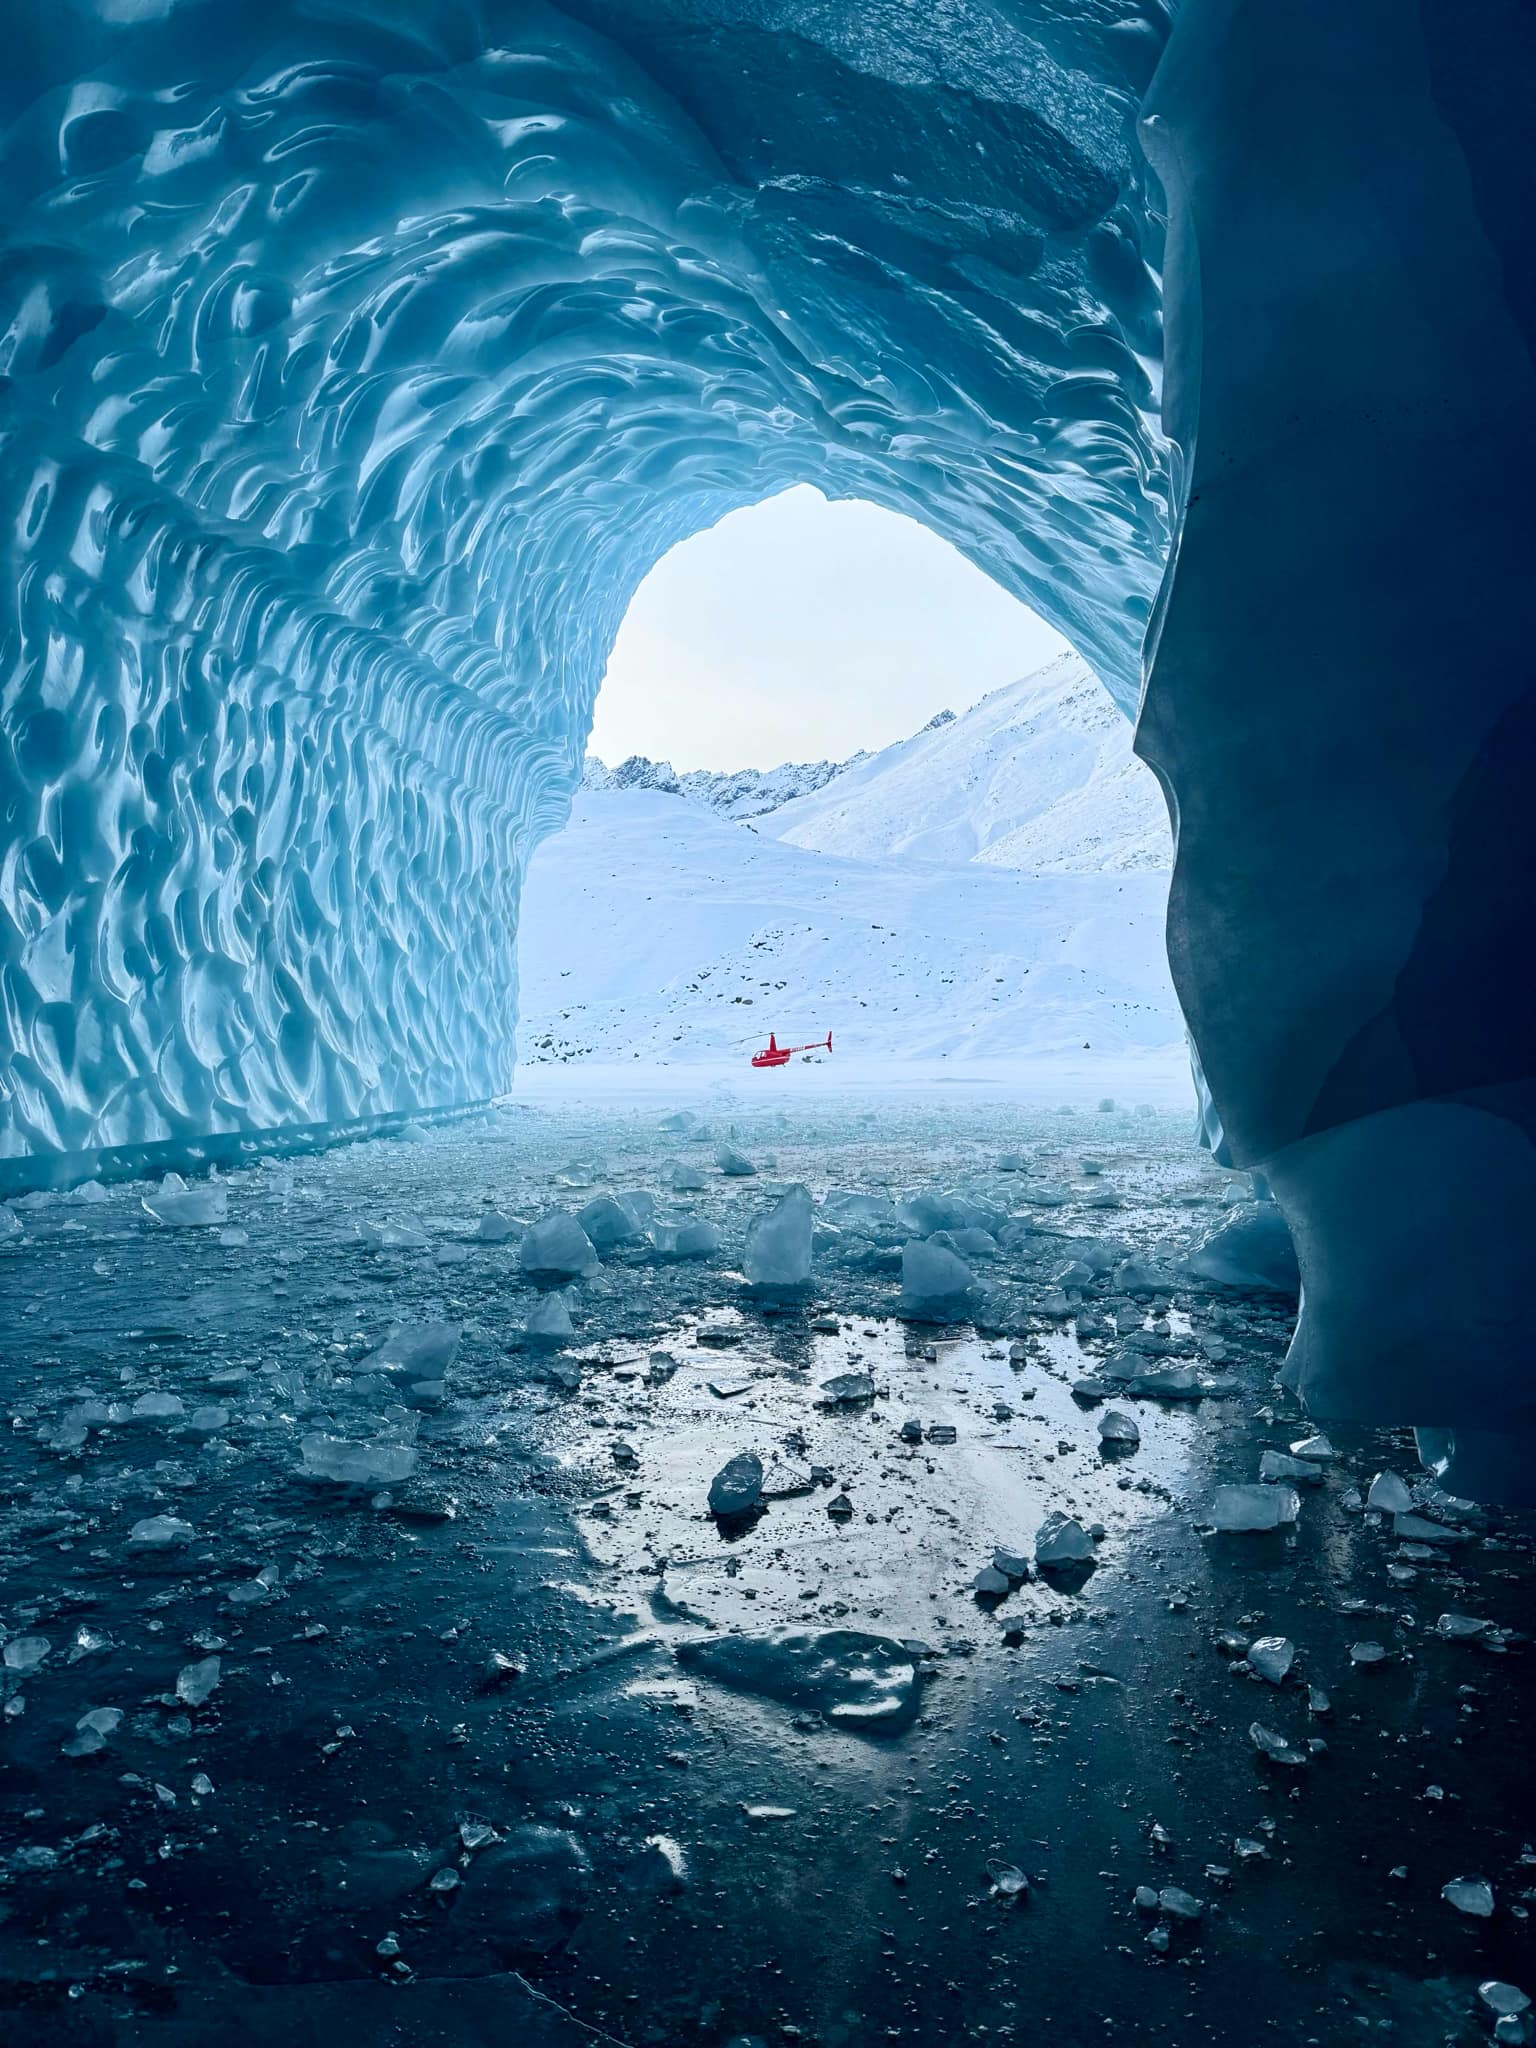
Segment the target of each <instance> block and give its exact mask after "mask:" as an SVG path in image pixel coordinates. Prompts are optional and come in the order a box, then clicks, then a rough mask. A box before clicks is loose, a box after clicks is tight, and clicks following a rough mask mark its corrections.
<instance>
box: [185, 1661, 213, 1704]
mask: <svg viewBox="0 0 1536 2048" xmlns="http://www.w3.org/2000/svg"><path fill="white" fill-rule="evenodd" d="M222 1671H223V1667H222V1665H221V1663H220V1660H219V1659H218V1658H217V1657H203V1658H200V1659H199V1661H198V1662H197V1663H195V1664H187V1665H184V1666H183V1667H182V1669H181V1670H180V1672H178V1674H177V1677H176V1697H177V1699H179V1700H180V1701H181V1703H182V1705H183V1706H185V1707H203V1706H206V1705H207V1704H208V1702H209V1700H210V1699H212V1697H213V1695H214V1693H215V1692H216V1691H217V1689H218V1686H219V1682H220V1679H221V1676H222Z"/></svg>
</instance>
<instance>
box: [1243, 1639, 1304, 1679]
mask: <svg viewBox="0 0 1536 2048" xmlns="http://www.w3.org/2000/svg"><path fill="white" fill-rule="evenodd" d="M1295 1662H1296V1645H1295V1644H1294V1643H1293V1642H1292V1641H1291V1639H1290V1637H1289V1636H1259V1637H1258V1638H1257V1639H1256V1640H1255V1641H1254V1642H1251V1643H1250V1644H1249V1645H1248V1663H1249V1667H1250V1669H1251V1670H1253V1671H1256V1672H1257V1673H1258V1675H1259V1677H1260V1678H1263V1679H1267V1680H1268V1681H1269V1683H1270V1684H1271V1685H1283V1684H1284V1683H1285V1681H1286V1679H1287V1678H1288V1677H1289V1676H1290V1671H1291V1666H1292V1665H1293V1664H1294V1663H1295Z"/></svg>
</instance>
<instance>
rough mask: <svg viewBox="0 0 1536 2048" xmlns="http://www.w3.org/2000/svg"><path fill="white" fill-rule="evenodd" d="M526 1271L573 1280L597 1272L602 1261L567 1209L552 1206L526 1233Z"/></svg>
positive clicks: (524, 1259)
mask: <svg viewBox="0 0 1536 2048" xmlns="http://www.w3.org/2000/svg"><path fill="white" fill-rule="evenodd" d="M522 1258H523V1271H524V1272H525V1273H551V1274H556V1275H559V1276H560V1277H561V1278H564V1279H570V1280H573V1279H575V1278H577V1277H578V1276H579V1275H582V1274H586V1273H595V1272H596V1271H597V1269H598V1265H599V1260H598V1256H597V1252H596V1250H595V1249H594V1247H593V1244H592V1240H591V1238H589V1237H588V1236H587V1233H586V1232H585V1231H584V1230H583V1229H582V1227H581V1225H580V1224H579V1223H578V1222H577V1220H576V1218H575V1217H574V1216H573V1215H572V1214H571V1212H570V1211H569V1210H568V1209H551V1210H550V1212H549V1214H548V1215H547V1216H541V1217H540V1218H539V1220H538V1222H537V1223H534V1224H530V1225H529V1227H528V1229H527V1230H525V1231H524V1233H523V1249H522Z"/></svg>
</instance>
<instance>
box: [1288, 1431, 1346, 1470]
mask: <svg viewBox="0 0 1536 2048" xmlns="http://www.w3.org/2000/svg"><path fill="white" fill-rule="evenodd" d="M1337 1455H1338V1453H1337V1452H1336V1451H1335V1450H1334V1448H1333V1445H1332V1444H1331V1443H1329V1441H1328V1439H1327V1437H1325V1436H1304V1437H1302V1438H1300V1439H1299V1441H1298V1442H1296V1443H1294V1444H1292V1445H1291V1456H1292V1457H1293V1458H1305V1459H1306V1460H1307V1462H1308V1464H1311V1465H1326V1464H1327V1463H1328V1462H1329V1460H1330V1459H1332V1458H1334V1457H1336V1456H1337Z"/></svg>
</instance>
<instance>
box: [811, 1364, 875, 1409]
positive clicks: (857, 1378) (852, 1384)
mask: <svg viewBox="0 0 1536 2048" xmlns="http://www.w3.org/2000/svg"><path fill="white" fill-rule="evenodd" d="M821 1391H822V1394H823V1395H824V1396H825V1398H826V1399H827V1401H828V1402H829V1403H830V1404H831V1406H832V1407H834V1408H851V1407H856V1406H857V1405H858V1403H859V1402H861V1401H873V1399H874V1398H875V1383H874V1381H873V1380H872V1379H871V1378H870V1376H869V1374H868V1373H867V1372H840V1373H835V1374H834V1375H833V1377H832V1378H831V1379H829V1380H823V1381H822V1383H821Z"/></svg>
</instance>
